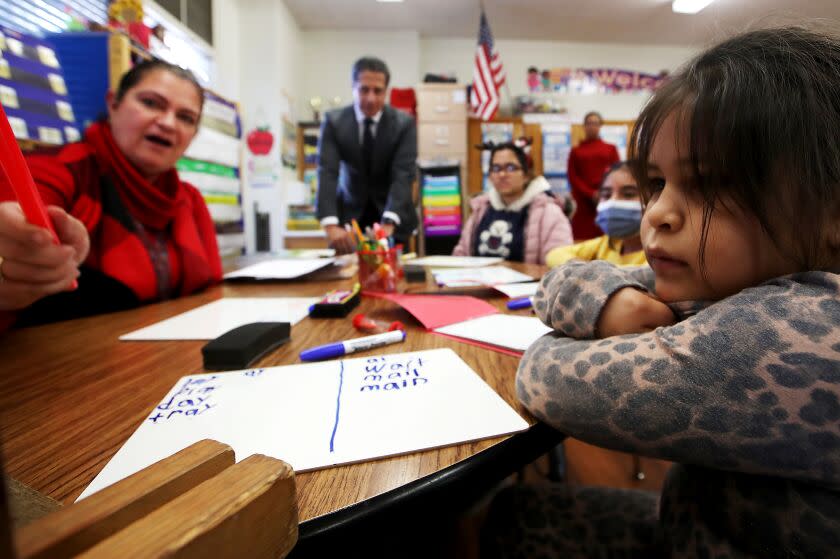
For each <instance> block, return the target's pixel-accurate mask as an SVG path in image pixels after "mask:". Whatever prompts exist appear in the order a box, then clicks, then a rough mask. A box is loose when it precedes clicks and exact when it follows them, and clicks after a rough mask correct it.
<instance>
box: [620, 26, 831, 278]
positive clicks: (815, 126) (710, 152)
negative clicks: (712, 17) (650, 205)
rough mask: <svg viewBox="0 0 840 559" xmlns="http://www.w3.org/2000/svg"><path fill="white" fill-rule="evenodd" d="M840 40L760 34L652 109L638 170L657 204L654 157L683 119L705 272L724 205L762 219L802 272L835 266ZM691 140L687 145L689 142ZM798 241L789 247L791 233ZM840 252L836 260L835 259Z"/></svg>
mask: <svg viewBox="0 0 840 559" xmlns="http://www.w3.org/2000/svg"><path fill="white" fill-rule="evenodd" d="M838 92H840V40H838V39H837V37H836V36H832V35H830V34H828V33H820V32H817V31H813V30H809V29H805V28H803V27H783V28H776V29H764V30H758V31H751V32H747V33H743V34H741V35H737V36H735V37H733V38H731V39H729V40H726V41H724V42H722V43H720V44H719V45H717V46H714V47H712V48H710V49H708V50H706V51H705V52H703V53H701V54H700V55H698V56H697V57H696V58H694V59H693V60H691V61H690V62H689V63H688V64H687V65H686V66H684V67H683V68H681V69H680V71H679V72H678V73H677V74H675V75H673V76H672V77H670V78H669V79H668V80H667V81H666V82H665V83H664V84H663V85H662V86H661V87H660V89H659V90H657V92H656V93H655V94H654V95H653V97H652V98H651V100H650V101H649V102H648V104H647V105H646V106H645V108H644V109H643V110H642V112H641V114H640V116H639V119H638V121H637V122H636V126H635V128H634V130H633V133H632V136H631V139H630V145H629V148H630V157H629V159H630V160H631V167H632V169H633V174H634V175H635V176H636V180H637V181H638V183H639V188H640V191H641V192H642V198H643V200H645V202H647V200H649V199H650V196H651V195H652V194H653V188H652V184H651V181H650V180H649V165H648V162H649V157H650V155H651V149H652V146H653V143H654V139H655V138H656V136H657V133H658V132H659V131H660V128H661V127H662V125H663V122H664V121H665V120H666V118H668V116H669V115H671V114H673V115H674V117H675V119H676V120H675V122H676V123H677V125H676V129H677V135H678V136H677V138H678V139H677V145H678V146H680V145H687V146H688V148H687V149H688V151H687V153H679V157H680V158H681V159H683V158H684V159H686V160H687V161H688V164H687V171H686V174H687V176H686V177H684V180H685V181H686V184H685V186H686V187H688V188H690V189H692V190H693V191H694V192H696V193H698V194H699V195H700V196H701V197H702V199H703V200H704V209H703V221H702V233H701V239H700V255H699V257H700V265H701V269H703V266H704V263H705V244H706V240H707V239H708V236H709V224H710V218H711V216H712V213H713V211H714V209H715V204H716V203H721V204H725V203H727V202H728V201H731V202H732V203H733V204H735V205H737V206H738V207H739V208H740V209H741V210H742V211H745V212H746V213H749V214H753V215H755V217H756V218H757V219H758V221H759V222H760V224H761V226H762V227H763V228H764V230H765V231H766V232H767V233H768V235H769V236H770V238H771V239H772V240H773V242H774V243H775V244H776V246H777V247H778V248H779V250H780V251H782V253H783V254H785V255H787V256H788V257H791V258H795V261H796V263H797V264H798V265H799V266H801V269H802V270H812V269H821V268H826V267H831V266H834V265H836V264H834V263H833V262H832V261H836V258H837V254H836V250H837V249H836V247H832V246H831V242H830V241H829V240H828V239H827V235H826V232H828V231H830V230H831V228H830V226H831V225H833V224H834V223H835V222H836V221H837V219H838V208H840V142H838V140H837V134H838V130H840V93H838ZM681 142H682V143H681ZM794 224H795V226H796V230H797V235H795V237H797V238H794V239H791V240H788V239H787V238H786V237H788V236H789V232H790V230H791V226H792V225H794ZM832 252H835V254H832Z"/></svg>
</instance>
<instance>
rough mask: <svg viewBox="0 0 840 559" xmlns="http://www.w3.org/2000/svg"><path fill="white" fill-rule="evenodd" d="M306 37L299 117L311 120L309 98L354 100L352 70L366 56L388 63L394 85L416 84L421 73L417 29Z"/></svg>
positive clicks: (309, 34)
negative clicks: (358, 60) (372, 56)
mask: <svg viewBox="0 0 840 559" xmlns="http://www.w3.org/2000/svg"><path fill="white" fill-rule="evenodd" d="M302 36H303V56H304V71H303V89H302V92H303V94H302V96H301V99H300V100H299V101H298V103H297V107H298V109H299V113H298V114H299V116H300V117H301V119H303V120H311V118H312V110H311V109H310V108H309V99H310V98H312V97H315V96H319V97H321V98H322V99H324V101H325V102H326V103H327V105H328V106H329V105H331V102H332V100H333V98H334V97H336V96H339V97H341V101H342V103H341V104H342V105H347V104H349V103H350V102H351V100H352V87H351V83H350V80H351V78H350V72H351V69H352V66H353V63H354V62H355V61H356V60H357V59H359V58H360V57H362V56H365V55H374V56H377V57H379V58H381V59H382V60H384V61H385V63H386V64H387V65H388V68H389V69H390V71H391V85H392V86H394V87H414V85H416V84H417V82H418V79H419V76H420V59H421V55H420V36H419V34H418V33H417V32H416V31H386V32H369V31H305V32H303V33H302Z"/></svg>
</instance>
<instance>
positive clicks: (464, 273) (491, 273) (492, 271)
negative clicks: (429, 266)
mask: <svg viewBox="0 0 840 559" xmlns="http://www.w3.org/2000/svg"><path fill="white" fill-rule="evenodd" d="M432 274H434V276H435V281H436V282H437V284H438V285H444V286H446V287H472V286H481V285H487V286H496V285H503V284H506V283H520V282H532V281H534V278H532V277H531V276H528V275H526V274H523V273H521V272H517V271H516V270H513V269H511V268H507V267H505V266H487V267H484V268H442V269H437V270H434V269H433V270H432Z"/></svg>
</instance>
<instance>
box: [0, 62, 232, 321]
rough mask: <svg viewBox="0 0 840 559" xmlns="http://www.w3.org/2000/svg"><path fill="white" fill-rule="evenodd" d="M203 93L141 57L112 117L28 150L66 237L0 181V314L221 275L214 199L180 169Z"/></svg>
mask: <svg viewBox="0 0 840 559" xmlns="http://www.w3.org/2000/svg"><path fill="white" fill-rule="evenodd" d="M203 104H204V91H203V89H202V88H201V86H200V85H199V84H198V82H197V81H196V80H195V78H194V77H193V75H192V74H191V73H190V72H188V71H187V70H184V69H182V68H179V67H178V66H174V65H171V64H169V63H167V62H163V61H160V60H152V61H147V62H142V63H140V64H138V65H137V66H135V67H134V68H133V69H132V70H131V71H129V72H128V73H127V74H125V75H124V76H123V78H122V80H121V81H120V84H119V87H118V89H117V91H115V92H114V91H112V92H109V93H108V96H107V106H108V117H107V119H106V120H103V121H99V122H96V123H94V124H93V125H91V126H90V127H89V128H88V129H87V130H86V131H85V136H84V139H83V140H82V141H81V142H78V143H74V144H68V145H66V146H63V147H60V148H58V149H55V150H51V151H49V152H43V153H36V154H33V155H30V156H29V157H28V158H27V163H28V164H29V168H30V170H31V172H32V176H33V178H34V180H35V184H36V185H37V188H38V190H39V192H40V194H41V197H42V198H43V200H44V202H45V204H46V205H47V206H48V212H49V214H50V217H51V218H52V220H53V223H54V225H55V228H56V232H57V234H58V238H59V240H60V241H61V244H60V245H54V244H53V243H52V241H51V237H50V235H49V233H48V232H47V231H46V230H44V229H40V228H38V227H35V226H33V225H31V224H29V223H28V222H27V221H26V219H25V218H24V215H23V212H22V211H21V209H20V206H19V205H18V203H17V202H15V201H13V200H15V197H14V192H13V191H12V189H11V185H8V184H2V183H0V200H4V201H3V202H2V203H0V311H1V312H2V316H0V322H2V323H3V324H4V325H5V326H8V325H9V324H10V323H12V322H14V321H16V322H17V323H18V325H26V324H36V323H42V322H50V321H55V320H63V319H69V318H75V317H79V316H86V315H91V314H97V313H103V312H111V311H116V310H122V309H127V308H131V307H135V306H137V305H140V304H143V303H149V302H153V301H160V300H163V299H168V298H172V297H177V296H181V295H188V294H190V293H193V292H195V291H198V290H200V289H203V288H205V287H207V286H208V285H211V284H213V283H216V282H218V281H220V280H221V276H222V265H221V259H220V257H219V250H218V247H217V245H216V233H215V227H214V225H213V221H212V220H211V218H210V214H209V212H208V210H207V206H206V205H205V203H204V199H203V198H202V196H201V194H200V193H199V191H198V190H197V189H196V188H195V187H193V186H192V185H190V184H188V183H186V182H183V181H181V180H180V178H179V177H178V172H177V171H176V170H175V162H176V161H177V160H178V159H179V158H180V157H181V155H183V153H184V151H185V150H186V149H187V146H189V144H190V142H191V141H192V139H193V137H195V134H196V132H197V130H198V124H199V120H200V118H201V111H202V107H203ZM74 280H78V287H76V288H75V289H74V288H73V287H72V286H73V282H74Z"/></svg>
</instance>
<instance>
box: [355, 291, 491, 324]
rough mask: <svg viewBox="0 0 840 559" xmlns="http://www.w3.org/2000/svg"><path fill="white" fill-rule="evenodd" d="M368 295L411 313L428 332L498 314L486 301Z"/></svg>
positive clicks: (438, 297) (403, 295) (403, 294)
mask: <svg viewBox="0 0 840 559" xmlns="http://www.w3.org/2000/svg"><path fill="white" fill-rule="evenodd" d="M365 295H368V296H371V297H379V298H380V299H387V300H389V301H392V302H394V303H396V304H398V305H399V306H401V307H402V308H404V309H405V310H407V311H408V312H410V313H411V315H412V316H414V318H416V319H417V320H419V321H420V323H421V324H422V325H423V326H425V327H426V329H427V330H434V329H435V328H440V327H441V326H448V325H450V324H455V323H456V322H463V321H465V320H469V319H471V318H479V317H481V316H487V315H488V314H496V313H497V312H499V310H498V309H497V308H496V307H494V306H493V305H491V304H490V303H488V302H486V301H482V300H481V299H476V298H475V297H470V296H467V295H464V296H460V295H412V294H409V293H370V292H365Z"/></svg>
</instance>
